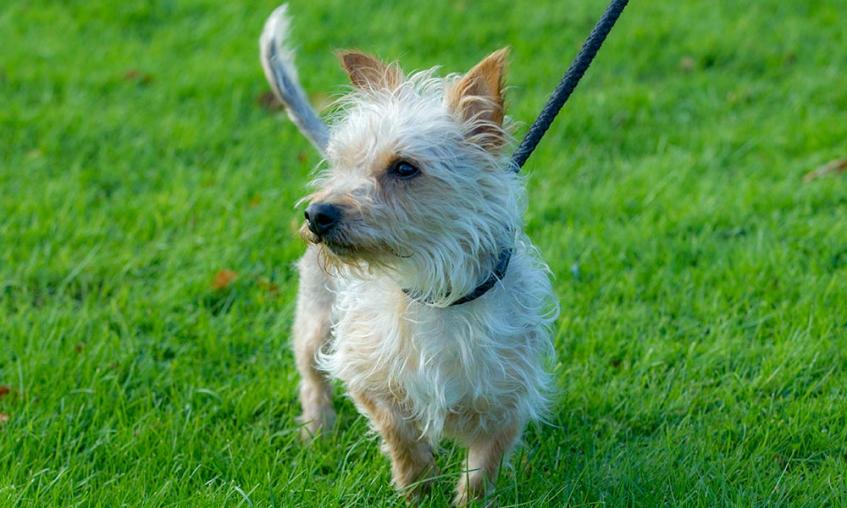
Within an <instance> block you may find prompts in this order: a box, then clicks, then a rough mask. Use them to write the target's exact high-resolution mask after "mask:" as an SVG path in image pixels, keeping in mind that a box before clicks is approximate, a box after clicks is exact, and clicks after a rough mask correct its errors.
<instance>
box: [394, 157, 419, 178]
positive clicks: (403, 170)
mask: <svg viewBox="0 0 847 508" xmlns="http://www.w3.org/2000/svg"><path fill="white" fill-rule="evenodd" d="M388 173H389V174H391V175H393V176H396V177H397V178H402V179H404V180H408V179H410V178H414V177H416V176H418V175H419V174H421V170H420V169H418V168H416V167H415V166H413V165H412V164H411V163H409V162H406V161H397V162H395V163H394V164H392V165H391V167H389V168H388Z"/></svg>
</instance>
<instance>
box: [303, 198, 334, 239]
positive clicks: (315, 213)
mask: <svg viewBox="0 0 847 508" xmlns="http://www.w3.org/2000/svg"><path fill="white" fill-rule="evenodd" d="M306 221H307V222H308V224H309V230H310V231H311V232H312V233H314V234H316V235H318V236H324V235H325V234H327V233H329V232H330V231H332V229H333V228H334V227H335V226H336V225H338V223H339V222H340V221H341V208H339V207H337V206H335V205H331V204H329V203H312V204H311V205H309V207H308V208H306Z"/></svg>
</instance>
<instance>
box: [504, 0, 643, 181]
mask: <svg viewBox="0 0 847 508" xmlns="http://www.w3.org/2000/svg"><path fill="white" fill-rule="evenodd" d="M628 2H629V0H612V1H611V3H609V6H608V7H606V12H604V13H603V16H602V17H601V18H600V20H599V21H597V24H596V25H594V29H593V30H591V34H590V35H589V36H588V39H586V40H585V43H584V44H583V45H582V49H581V50H580V51H579V54H578V55H576V58H575V59H574V61H573V62H571V66H570V67H568V70H567V71H566V72H565V75H564V76H563V77H562V80H561V81H559V85H558V86H556V89H555V90H553V94H552V95H550V98H549V99H547V103H546V104H545V105H544V109H542V110H541V113H539V115H538V118H536V119H535V122H533V123H532V126H531V127H530V128H529V131H528V132H527V133H526V136H524V138H523V141H521V144H520V146H518V149H517V150H515V153H514V154H512V162H513V163H514V165H515V172H517V171H520V169H521V168H522V167H523V165H524V164H525V163H526V160H527V159H529V156H530V155H532V152H533V151H534V150H535V147H537V146H538V142H539V141H541V138H542V137H544V134H545V133H546V132H547V129H549V128H550V125H551V124H552V123H553V120H555V119H556V115H558V114H559V111H560V110H561V109H562V106H564V105H565V102H567V100H568V98H569V97H570V96H571V93H573V91H574V88H576V85H577V84H578V83H579V80H580V79H582V75H583V74H585V71H586V70H588V66H589V65H591V62H592V60H594V57H595V56H597V51H598V50H599V49H600V46H602V45H603V41H605V40H606V36H607V35H609V31H610V30H611V29H612V27H613V26H615V21H617V20H618V16H620V15H621V12H623V8H624V7H626V4H627V3H628Z"/></svg>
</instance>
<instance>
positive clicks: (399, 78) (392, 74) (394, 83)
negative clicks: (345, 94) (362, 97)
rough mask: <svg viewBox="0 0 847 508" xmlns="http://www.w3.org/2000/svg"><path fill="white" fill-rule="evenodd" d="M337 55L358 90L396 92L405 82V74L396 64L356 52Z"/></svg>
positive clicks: (348, 51) (346, 51)
mask: <svg viewBox="0 0 847 508" xmlns="http://www.w3.org/2000/svg"><path fill="white" fill-rule="evenodd" d="M337 55H338V60H339V61H340V62H341V67H342V68H344V70H345V71H346V72H347V76H348V77H349V78H350V82H351V83H353V86H355V87H357V88H361V89H363V90H367V89H373V90H394V89H396V88H397V87H398V86H400V84H401V83H402V82H403V73H402V72H401V71H400V68H399V67H398V66H397V65H396V64H387V63H385V62H383V61H382V60H380V59H379V58H377V57H375V56H371V55H368V54H366V53H362V52H361V51H356V50H345V51H339V52H338V53H337Z"/></svg>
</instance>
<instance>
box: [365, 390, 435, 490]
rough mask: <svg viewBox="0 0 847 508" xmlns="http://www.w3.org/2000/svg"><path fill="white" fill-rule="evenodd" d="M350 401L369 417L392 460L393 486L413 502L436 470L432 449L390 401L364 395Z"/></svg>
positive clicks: (428, 485)
mask: <svg viewBox="0 0 847 508" xmlns="http://www.w3.org/2000/svg"><path fill="white" fill-rule="evenodd" d="M352 395H353V400H354V401H355V402H356V404H357V405H358V406H359V408H360V409H361V410H362V411H363V412H364V413H365V414H366V415H367V416H368V418H369V419H370V421H371V424H372V425H373V426H374V428H375V429H376V430H377V432H379V434H380V436H381V437H382V443H383V451H384V452H385V454H386V455H388V457H389V458H390V459H391V476H392V479H393V481H394V485H395V486H396V487H397V488H398V489H399V490H401V491H402V492H404V493H405V494H406V496H407V498H408V499H409V500H410V501H416V500H417V499H418V498H419V497H420V496H422V495H423V494H425V493H426V492H427V491H428V490H429V487H430V482H429V481H427V480H428V479H430V478H431V477H432V476H433V475H435V474H437V472H438V469H437V467H436V465H435V459H434V458H433V456H432V446H430V444H429V442H427V441H426V439H425V438H423V437H422V436H421V432H420V430H419V429H418V428H417V427H416V426H415V425H414V423H413V422H412V421H411V420H410V419H409V418H407V417H406V415H404V414H403V413H402V412H401V411H400V409H399V408H398V407H396V406H395V405H393V404H392V403H391V402H390V401H384V400H379V399H377V398H374V397H371V396H370V395H368V394H366V393H354V394H352Z"/></svg>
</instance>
